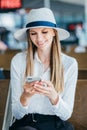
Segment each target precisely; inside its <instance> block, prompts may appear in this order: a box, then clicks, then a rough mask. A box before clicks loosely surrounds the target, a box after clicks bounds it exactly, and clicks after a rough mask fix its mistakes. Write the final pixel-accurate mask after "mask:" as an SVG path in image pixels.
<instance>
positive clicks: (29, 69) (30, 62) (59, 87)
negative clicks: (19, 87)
mask: <svg viewBox="0 0 87 130" xmlns="http://www.w3.org/2000/svg"><path fill="white" fill-rule="evenodd" d="M55 34H56V35H55V37H54V38H53V43H52V48H51V55H50V70H51V71H50V80H51V82H52V83H53V84H54V87H55V89H56V91H57V92H61V91H63V88H64V76H63V65H62V61H61V45H60V42H59V38H58V33H57V31H55ZM27 37H28V50H27V57H26V63H27V64H26V72H25V75H26V76H28V75H30V76H32V75H33V70H34V54H35V52H36V49H37V48H36V46H35V45H34V44H33V43H32V41H31V39H30V37H29V30H28V31H27Z"/></svg>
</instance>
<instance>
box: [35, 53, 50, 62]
mask: <svg viewBox="0 0 87 130" xmlns="http://www.w3.org/2000/svg"><path fill="white" fill-rule="evenodd" d="M37 53H38V57H39V58H40V60H41V61H42V63H46V62H50V52H49V51H47V52H46V51H45V52H44V51H38V52H37Z"/></svg>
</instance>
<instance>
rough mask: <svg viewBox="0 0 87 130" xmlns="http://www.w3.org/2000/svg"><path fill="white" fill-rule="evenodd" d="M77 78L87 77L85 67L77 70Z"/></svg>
mask: <svg viewBox="0 0 87 130" xmlns="http://www.w3.org/2000/svg"><path fill="white" fill-rule="evenodd" d="M78 79H87V69H86V70H84V69H83V70H79V71H78Z"/></svg>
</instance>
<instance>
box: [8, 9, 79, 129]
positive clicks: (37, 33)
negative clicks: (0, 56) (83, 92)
mask: <svg viewBox="0 0 87 130" xmlns="http://www.w3.org/2000/svg"><path fill="white" fill-rule="evenodd" d="M68 37H69V33H68V32H67V31H66V30H64V29H62V28H57V25H56V22H55V18H54V15H53V12H52V11H51V10H50V9H48V8H39V9H32V10H31V11H30V12H29V14H28V17H27V23H26V27H25V28H23V29H20V30H18V31H17V32H16V33H15V38H16V39H17V40H19V41H28V48H27V51H26V52H22V53H19V54H17V55H16V56H14V58H13V59H12V62H11V90H12V113H13V117H14V118H15V119H16V120H15V122H14V123H13V124H12V125H11V126H10V128H9V130H31V129H32V130H33V129H37V130H73V129H74V128H73V126H72V125H71V124H70V123H69V122H68V121H67V120H68V119H69V118H70V117H71V115H72V112H73V106H74V97H75V89H76V82H77V75H78V65H77V62H76V60H75V59H74V58H72V57H69V56H67V55H65V54H63V53H61V45H60V40H64V39H66V38H68ZM35 78H38V79H36V80H35ZM29 79H32V80H33V81H30V80H29ZM39 79H40V80H39Z"/></svg>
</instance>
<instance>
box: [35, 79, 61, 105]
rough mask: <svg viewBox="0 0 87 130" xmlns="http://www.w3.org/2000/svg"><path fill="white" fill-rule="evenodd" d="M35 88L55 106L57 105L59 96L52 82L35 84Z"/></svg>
mask: <svg viewBox="0 0 87 130" xmlns="http://www.w3.org/2000/svg"><path fill="white" fill-rule="evenodd" d="M34 88H35V89H36V91H37V93H39V94H43V95H45V96H47V97H48V98H49V99H50V101H51V103H52V104H53V105H56V104H57V102H58V99H59V96H58V93H57V92H56V90H55V88H54V86H53V84H52V82H51V81H41V82H39V83H35V84H34Z"/></svg>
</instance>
